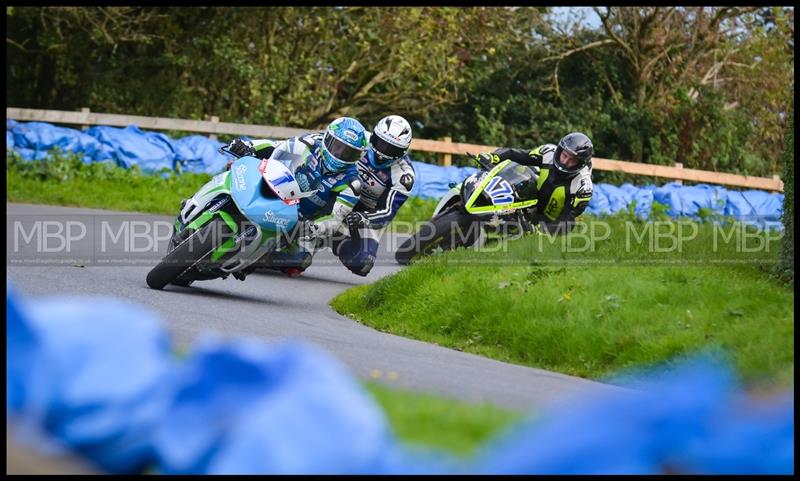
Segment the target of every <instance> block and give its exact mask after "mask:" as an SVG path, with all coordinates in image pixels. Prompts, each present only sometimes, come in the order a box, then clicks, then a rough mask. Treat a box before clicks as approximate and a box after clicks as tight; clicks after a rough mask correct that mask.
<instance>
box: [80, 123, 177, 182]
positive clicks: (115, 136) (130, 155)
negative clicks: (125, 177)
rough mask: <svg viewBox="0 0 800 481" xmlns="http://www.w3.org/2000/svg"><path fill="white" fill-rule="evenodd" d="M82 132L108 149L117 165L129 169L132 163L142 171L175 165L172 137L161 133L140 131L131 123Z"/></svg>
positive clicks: (151, 170) (97, 127) (94, 128)
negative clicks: (120, 126) (125, 125)
mask: <svg viewBox="0 0 800 481" xmlns="http://www.w3.org/2000/svg"><path fill="white" fill-rule="evenodd" d="M86 133H87V134H88V135H91V136H92V137H95V138H96V139H97V140H99V141H100V142H101V143H102V144H103V145H105V146H107V147H108V148H110V149H111V150H112V151H113V152H114V159H115V160H116V161H117V165H119V166H121V167H125V168H130V167H131V166H132V165H134V164H135V165H138V166H139V167H140V168H141V169H142V170H143V171H145V172H157V171H159V170H161V169H165V168H166V169H173V168H174V167H175V150H174V149H173V147H172V140H170V138H169V137H167V136H166V135H164V134H159V133H155V132H144V131H142V130H140V129H139V127H137V126H135V125H129V126H127V127H125V128H124V129H119V128H116V127H104V126H96V127H92V128H90V129H87V131H86Z"/></svg>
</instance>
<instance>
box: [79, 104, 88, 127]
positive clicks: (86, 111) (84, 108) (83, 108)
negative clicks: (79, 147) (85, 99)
mask: <svg viewBox="0 0 800 481" xmlns="http://www.w3.org/2000/svg"><path fill="white" fill-rule="evenodd" d="M89 112H90V110H89V107H82V108H81V113H85V114H87V119H86V120H87V121H88V120H89V119H88V114H89ZM88 128H89V126H88V125H81V130H86V129H88Z"/></svg>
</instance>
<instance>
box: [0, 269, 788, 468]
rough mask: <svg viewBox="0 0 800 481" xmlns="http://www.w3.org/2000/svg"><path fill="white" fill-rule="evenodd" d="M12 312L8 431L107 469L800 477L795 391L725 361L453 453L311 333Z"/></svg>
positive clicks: (140, 313) (576, 403)
mask: <svg viewBox="0 0 800 481" xmlns="http://www.w3.org/2000/svg"><path fill="white" fill-rule="evenodd" d="M9 284H11V282H10V281H9ZM298 315H302V314H300V313H298ZM6 316H7V319H8V320H7V323H6V353H7V354H6V389H7V394H8V396H7V401H6V409H7V416H8V419H9V420H10V421H11V422H12V424H11V425H12V426H14V429H13V431H12V433H13V434H14V435H15V436H16V437H17V438H18V439H19V440H20V441H22V442H23V443H24V444H25V443H27V444H28V445H29V446H30V447H31V448H32V449H41V448H42V446H43V445H50V444H52V445H58V446H62V447H64V448H66V449H69V450H70V451H71V452H74V453H77V454H79V455H80V456H82V457H84V458H85V459H88V460H90V461H92V462H93V463H95V464H96V465H98V466H99V467H101V468H103V469H104V470H105V471H108V472H114V473H134V472H140V471H142V470H144V469H147V470H151V471H152V472H157V473H197V474H211V473H214V474H255V473H259V474H269V473H296V474H302V473H324V474H335V473H356V474H368V473H373V474H398V473H452V474H464V473H486V474H488V473H492V474H494V473H533V474H573V473H577V474H607V473H628V474H651V473H668V472H677V473H699V474H733V473H736V474H790V473H792V472H793V471H794V402H793V401H794V396H793V393H792V392H791V391H788V392H786V393H785V394H782V395H780V396H778V397H772V398H764V397H763V396H762V397H761V398H760V399H757V400H756V399H753V398H751V397H750V396H749V395H748V394H747V393H745V392H744V391H743V390H742V389H741V387H740V386H739V385H738V384H737V383H736V381H735V379H734V376H733V374H732V372H731V371H730V369H729V368H728V367H726V366H727V364H726V363H725V362H724V358H720V357H719V356H711V355H699V356H696V357H695V358H693V359H689V360H685V361H683V362H680V363H677V364H674V365H673V366H672V367H670V369H668V370H666V371H664V372H659V371H642V372H641V373H639V374H637V375H636V377H635V378H631V379H632V380H635V382H634V384H635V385H636V387H637V389H636V390H619V391H613V392H606V393H605V394H600V393H598V392H596V391H592V392H590V393H583V394H581V395H576V396H575V397H574V398H571V399H570V400H566V401H563V402H558V403H556V404H553V405H551V406H546V407H543V408H542V409H541V410H540V411H539V412H536V413H535V417H526V418H525V420H523V421H522V422H519V423H518V424H517V425H516V426H512V427H511V428H510V429H508V430H506V431H504V432H501V433H500V434H498V435H497V436H496V437H495V438H494V439H491V440H490V441H489V442H488V443H486V444H485V445H484V446H483V447H481V448H480V449H479V450H478V452H477V454H476V455H475V456H474V457H472V458H468V459H458V458H455V457H453V456H450V455H447V454H444V453H443V452H440V451H437V450H433V449H423V448H416V449H413V450H412V449H409V448H408V447H406V446H405V445H404V444H403V443H402V442H400V441H399V440H398V439H397V437H396V435H395V434H394V432H393V430H392V428H391V426H390V424H389V422H388V420H387V418H386V416H385V414H384V413H383V411H382V409H381V408H380V406H379V405H378V404H377V403H376V401H375V400H374V399H373V398H372V397H371V396H370V395H369V394H368V392H367V391H366V390H365V389H364V388H363V386H362V385H361V384H360V383H359V382H357V381H356V380H355V379H354V378H353V377H352V375H351V374H349V373H348V371H347V370H346V369H345V368H344V367H343V366H342V365H341V364H340V363H339V361H337V360H336V359H334V358H333V357H331V356H330V355H329V354H327V353H326V352H324V351H322V350H321V349H319V348H317V347H314V346H312V345H309V344H306V343H304V342H299V341H291V342H290V341H285V342H281V343H273V344H267V343H265V342H264V341H261V340H257V339H250V338H225V339H223V338H220V337H216V336H211V335H207V336H205V337H201V339H200V340H199V341H197V342H196V343H195V345H194V346H193V347H192V348H191V349H190V351H189V354H188V355H187V356H186V357H184V358H182V359H178V358H177V357H176V356H172V355H170V352H171V351H172V349H173V346H172V344H171V339H170V337H169V336H168V334H167V332H166V329H165V328H164V327H163V321H162V320H161V319H160V318H159V316H158V315H157V314H156V313H155V312H153V311H151V310H149V309H147V308H144V307H141V306H139V305H136V304H132V303H130V302H127V301H121V300H118V299H113V298H108V297H87V296H83V297H66V296H63V297H57V298H46V299H43V300H35V301H30V300H26V299H23V298H21V296H20V295H19V294H18V293H17V292H16V291H15V290H14V289H13V287H12V286H9V287H8V288H7V290H6ZM621 379H622V378H621ZM617 382H618V383H619V384H623V382H622V381H617ZM629 382H633V381H630V380H629ZM47 440H52V441H47ZM42 441H46V442H42Z"/></svg>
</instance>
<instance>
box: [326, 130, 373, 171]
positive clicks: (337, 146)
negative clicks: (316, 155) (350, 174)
mask: <svg viewBox="0 0 800 481" xmlns="http://www.w3.org/2000/svg"><path fill="white" fill-rule="evenodd" d="M324 144H325V149H326V150H327V151H328V153H329V154H331V155H332V156H333V157H335V158H336V159H338V160H341V161H342V162H345V163H348V164H354V163H356V162H358V159H360V158H361V157H363V156H364V149H359V148H356V147H353V146H352V145H350V144H347V143H345V142H343V141H342V140H340V139H338V138H336V137H334V136H333V135H331V134H329V133H327V132H326V133H325V140H324Z"/></svg>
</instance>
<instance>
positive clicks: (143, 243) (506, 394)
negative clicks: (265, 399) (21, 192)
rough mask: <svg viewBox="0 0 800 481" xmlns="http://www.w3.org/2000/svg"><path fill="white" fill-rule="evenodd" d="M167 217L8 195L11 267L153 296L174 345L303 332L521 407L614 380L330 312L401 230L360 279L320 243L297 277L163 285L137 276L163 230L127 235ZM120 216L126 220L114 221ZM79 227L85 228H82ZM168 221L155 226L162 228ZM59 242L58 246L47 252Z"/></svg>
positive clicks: (415, 375)
mask: <svg viewBox="0 0 800 481" xmlns="http://www.w3.org/2000/svg"><path fill="white" fill-rule="evenodd" d="M173 220H174V218H173V217H169V216H154V215H144V214H132V213H129V212H128V213H126V212H112V211H104V210H97V209H83V208H73V207H55V206H42V205H30V204H6V224H7V225H6V228H7V229H6V231H7V233H6V240H7V248H6V249H7V250H6V254H7V261H6V262H7V264H6V265H7V277H8V278H9V279H10V280H11V281H12V282H13V283H14V285H15V286H16V287H17V288H18V289H19V290H21V291H22V292H23V293H24V294H25V295H27V296H29V297H32V298H35V297H38V296H45V295H53V294H70V295H72V294H75V295H108V296H114V297H118V298H124V299H127V300H130V301H132V302H135V303H138V304H142V305H145V306H149V307H150V308H152V309H155V310H156V311H158V312H159V313H160V314H161V316H162V317H163V319H164V320H165V321H166V326H167V328H168V329H169V331H170V332H171V333H172V335H173V337H174V339H175V341H176V343H177V344H178V345H179V346H183V347H189V346H191V344H192V343H193V342H194V341H195V340H196V339H197V337H198V336H199V335H201V334H202V333H204V332H207V331H215V332H216V333H221V334H223V335H226V336H255V337H257V338H260V339H263V340H265V341H267V342H274V341H279V340H283V339H286V338H292V339H300V340H303V341H306V342H310V343H313V344H315V345H317V346H319V347H321V348H323V349H325V350H326V351H328V352H329V353H331V354H333V356H334V357H336V358H337V359H339V360H340V361H341V362H342V363H344V364H345V365H346V366H347V368H349V370H350V372H352V373H353V374H355V375H356V376H358V377H360V378H363V379H373V380H378V381H380V382H383V383H386V384H387V385H389V386H397V387H401V388H405V389H411V390H415V391H422V392H429V393H435V394H439V395H442V396H445V397H450V398H456V399H461V400H465V401H470V402H484V401H486V402H491V403H493V404H495V405H498V406H502V407H506V408H510V409H517V410H527V409H531V408H536V407H540V406H542V405H543V404H550V403H558V402H559V401H561V400H564V399H568V398H570V397H572V396H587V395H594V394H596V393H597V392H603V391H608V390H619V389H621V388H618V387H615V386H610V385H606V384H601V383H597V382H593V381H589V380H586V379H581V378H577V377H572V376H566V375H563V374H559V373H554V372H549V371H545V370H541V369H534V368H529V367H523V366H518V365H514V364H508V363H504V362H500V361H495V360H491V359H487V358H484V357H481V356H477V355H473V354H468V353H464V352H460V351H456V350H453V349H447V348H444V347H440V346H436V345H432V344H428V343H425V342H421V341H416V340H412V339H407V338H403V337H400V336H396V335H392V334H387V333H383V332H379V331H377V330H374V329H372V328H370V327H367V326H364V325H363V324H360V323H358V322H356V321H353V320H350V319H348V318H346V317H344V316H341V315H339V314H337V313H336V312H334V311H333V309H331V307H330V306H329V304H328V303H329V302H330V300H331V299H332V298H333V297H335V296H336V295H337V294H339V293H340V292H342V291H344V290H346V289H348V288H349V287H351V286H354V285H358V284H364V283H372V282H375V281H376V280H378V279H380V278H381V277H383V276H386V275H389V274H392V273H393V272H396V271H397V270H398V269H400V266H398V265H397V264H396V263H394V258H393V256H392V254H391V249H392V248H393V247H394V246H396V245H397V240H398V239H397V238H396V237H393V236H388V237H387V238H385V239H384V241H383V242H382V245H381V247H382V250H381V252H380V253H379V256H378V261H377V263H376V266H375V267H374V269H373V270H372V272H371V273H370V274H369V276H367V277H366V278H362V277H358V276H356V275H354V274H351V273H350V272H349V271H348V270H346V269H345V268H344V267H343V266H342V265H341V264H340V263H339V261H338V260H337V259H336V258H335V257H334V256H333V255H332V254H331V252H330V251H322V252H320V253H318V254H317V256H316V257H315V258H314V264H313V265H312V266H311V267H310V268H309V269H308V270H307V271H306V272H305V273H304V274H303V275H302V276H300V277H297V278H288V277H285V276H283V275H281V274H277V273H272V272H260V271H256V272H255V273H253V274H251V275H250V276H248V278H247V279H246V280H245V281H244V282H242V281H238V280H236V279H234V278H233V277H228V278H227V279H224V280H223V279H217V280H212V281H202V282H195V283H194V284H193V285H192V286H191V287H188V288H184V287H178V286H171V285H170V286H168V287H166V288H165V289H164V290H162V291H155V290H152V289H150V288H148V287H147V284H146V283H145V277H146V275H147V273H148V271H149V270H150V268H151V267H152V266H154V265H155V263H156V262H158V260H159V259H160V257H161V256H162V255H163V254H164V253H165V251H166V247H165V245H166V244H165V243H166V240H165V238H164V239H162V240H161V241H160V242H158V243H152V242H151V244H153V248H152V249H148V250H147V252H133V253H132V252H131V251H132V250H134V249H139V250H144V249H145V248H148V247H149V245H148V244H147V237H146V236H145V235H142V236H140V237H138V238H137V237H135V233H136V232H137V231H136V227H134V224H133V223H131V222H130V221H135V222H138V223H139V224H137V225H138V226H139V227H142V226H145V227H146V224H147V223H150V225H152V226H153V231H151V232H159V230H158V228H157V227H159V226H156V224H154V222H159V223H160V224H161V225H160V227H164V226H167V225H168V224H170V223H171V222H172V221H173ZM37 221H38V222H39V223H38V224H37ZM47 222H49V224H47ZM123 222H127V225H129V226H130V229H129V231H127V232H126V231H123V230H121V226H122V225H123ZM70 223H71V224H70ZM37 225H38V226H39V227H38V228H37V227H36V226H37ZM59 225H61V227H62V229H63V230H62V231H61V237H59V235H58V232H59V231H58V228H59V227H58V226H59ZM81 226H83V227H81ZM82 228H86V233H85V235H84V236H83V237H82V238H81V236H80V234H81V233H82V230H81V229H82ZM36 229H38V230H36ZM138 232H139V233H143V232H144V229H140V230H139V231H138ZM165 232H166V231H165V230H162V231H160V235H162V236H164V237H166V235H167V234H165ZM43 233H50V236H49V238H48V237H47V236H44V237H42V236H41V234H43ZM126 233H127V234H130V235H126ZM66 236H70V237H69V238H68V240H69V241H70V244H69V247H70V252H69V253H66V252H65V249H64V247H65V246H64V245H63V241H64V239H65V238H67V237H66ZM79 238H80V239H79ZM78 239H79V240H78ZM126 241H129V244H128V245H127V246H126V245H125V242H126ZM37 242H39V243H38V244H37ZM137 242H138V243H139V245H138V246H137ZM156 245H157V248H156ZM59 248H60V252H45V250H47V249H50V250H52V251H58V250H59Z"/></svg>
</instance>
